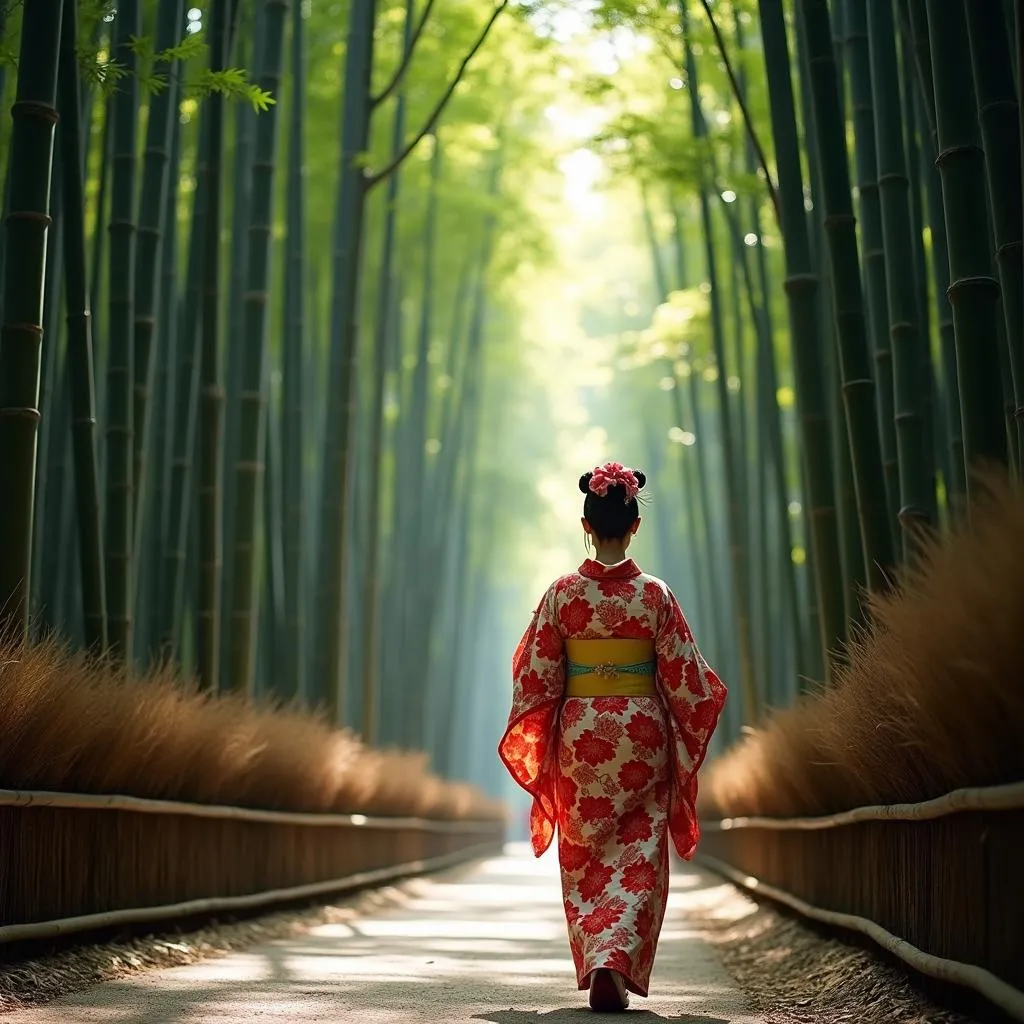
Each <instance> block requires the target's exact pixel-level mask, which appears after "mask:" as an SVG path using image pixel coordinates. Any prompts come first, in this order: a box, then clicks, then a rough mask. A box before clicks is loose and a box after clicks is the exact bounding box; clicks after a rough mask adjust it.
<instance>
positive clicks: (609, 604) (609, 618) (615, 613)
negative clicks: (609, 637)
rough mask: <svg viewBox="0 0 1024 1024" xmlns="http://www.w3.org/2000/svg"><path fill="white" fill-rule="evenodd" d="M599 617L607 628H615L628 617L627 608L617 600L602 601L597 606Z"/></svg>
mask: <svg viewBox="0 0 1024 1024" xmlns="http://www.w3.org/2000/svg"><path fill="white" fill-rule="evenodd" d="M597 617H598V618H599V619H600V620H601V625H602V626H604V627H605V628H606V629H615V627H616V626H617V625H618V624H619V623H620V622H623V621H624V620H625V618H626V609H625V608H624V607H623V606H622V605H621V604H619V603H618V602H617V601H602V602H601V603H600V604H599V605H598V606H597Z"/></svg>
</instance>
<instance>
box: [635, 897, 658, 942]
mask: <svg viewBox="0 0 1024 1024" xmlns="http://www.w3.org/2000/svg"><path fill="white" fill-rule="evenodd" d="M633 921H634V923H635V926H636V933H637V935H638V936H639V937H640V938H641V939H646V938H647V937H648V936H649V935H650V934H651V929H652V928H653V927H654V911H653V910H651V907H650V904H648V903H642V904H641V905H640V907H639V909H638V910H637V912H636V916H635V917H634V918H633Z"/></svg>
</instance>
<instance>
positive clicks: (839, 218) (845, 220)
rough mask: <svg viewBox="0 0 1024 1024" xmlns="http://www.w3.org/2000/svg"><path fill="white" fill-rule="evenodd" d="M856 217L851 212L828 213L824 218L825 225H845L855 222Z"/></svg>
mask: <svg viewBox="0 0 1024 1024" xmlns="http://www.w3.org/2000/svg"><path fill="white" fill-rule="evenodd" d="M856 223H857V218H856V217H855V216H854V215H853V214H852V213H830V214H829V215H828V216H827V217H826V218H825V227H826V228H834V227H846V226H848V225H850V224H856Z"/></svg>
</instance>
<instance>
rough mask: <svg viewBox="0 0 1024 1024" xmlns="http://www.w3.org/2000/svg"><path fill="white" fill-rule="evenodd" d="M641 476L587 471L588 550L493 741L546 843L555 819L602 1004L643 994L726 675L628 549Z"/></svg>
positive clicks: (688, 852)
mask: <svg viewBox="0 0 1024 1024" xmlns="http://www.w3.org/2000/svg"><path fill="white" fill-rule="evenodd" d="M645 483H646V478H645V477H644V474H643V473H641V472H639V471H637V470H630V469H625V468H624V467H622V466H621V465H619V464H618V463H616V462H609V463H607V464H606V465H604V466H599V467H597V468H596V469H594V471H593V472H592V473H585V474H584V475H583V476H582V477H580V490H581V491H583V493H584V494H585V495H586V500H585V501H584V504H583V520H582V521H583V530H584V534H585V537H586V542H587V547H588V549H589V547H590V543H591V541H592V542H593V544H594V546H595V557H594V558H588V559H587V561H585V562H584V563H583V564H582V565H581V566H580V567H579V569H578V570H577V571H576V572H574V573H570V574H569V575H568V576H563V577H561V578H560V579H558V580H556V581H555V582H554V583H553V584H552V585H551V586H550V587H549V588H548V591H547V593H546V594H545V595H544V597H543V598H542V600H541V602H540V605H539V606H538V607H537V610H536V611H535V612H534V614H533V620H532V622H531V623H530V626H529V628H528V629H527V631H526V633H525V634H524V636H523V638H522V640H521V641H520V643H519V646H518V648H517V649H516V653H515V656H514V658H513V661H512V674H513V699H512V713H511V715H510V716H509V722H508V728H507V729H506V731H505V735H504V736H503V738H502V740H501V744H500V746H499V754H500V756H501V759H502V761H503V762H504V763H505V766H506V768H508V770H509V772H510V773H511V774H512V777H513V778H514V779H515V780H516V782H517V783H519V785H520V786H522V787H523V788H524V789H525V790H526V791H527V792H528V793H530V795H531V796H532V797H533V807H532V810H531V815H530V831H531V837H532V842H533V850H534V853H535V854H536V856H538V857H539V856H540V855H541V854H542V853H544V851H545V850H546V849H547V848H548V846H549V845H550V844H551V840H552V838H553V835H554V832H555V829H556V827H557V830H558V860H559V865H560V867H561V873H562V895H563V899H564V905H565V915H566V919H567V921H568V925H569V946H570V948H571V950H572V957H573V961H574V962H575V965H576V978H577V982H578V984H579V988H580V989H581V990H583V989H589V990H590V1005H591V1007H592V1008H593V1009H595V1010H600V1011H609V1010H624V1009H625V1008H626V1006H627V1005H628V1004H629V995H628V993H629V992H634V993H636V994H637V995H639V996H646V995H647V991H648V985H649V982H650V975H651V967H652V966H653V964H654V954H655V950H656V948H657V943H658V935H659V932H660V931H661V922H662V918H663V917H664V914H665V903H666V900H667V898H668V872H669V850H668V836H669V835H670V836H671V837H672V842H673V844H674V846H675V848H676V851H677V852H678V854H679V856H680V857H682V858H683V859H684V860H689V859H690V858H692V857H693V854H694V850H695V849H696V846H697V840H698V838H699V835H700V830H699V828H698V825H697V815H696V811H695V801H696V797H697V769H698V768H699V767H700V765H701V762H702V761H703V759H704V755H705V752H706V751H707V745H708V740H709V739H710V738H711V734H712V733H713V732H714V729H715V726H716V724H717V722H718V717H719V715H720V713H721V711H722V706H723V704H724V703H725V694H726V690H725V686H724V685H723V684H722V682H721V680H720V679H719V678H718V677H717V676H716V675H715V673H714V672H713V671H712V670H711V669H710V668H709V667H708V666H707V664H706V663H705V661H704V659H703V658H702V657H701V655H700V652H699V651H698V650H697V647H696V645H695V644H694V642H693V636H692V635H691V633H690V629H689V627H688V626H687V624H686V620H685V618H684V617H683V613H682V611H681V610H680V607H679V604H678V602H677V601H676V599H675V597H674V596H673V594H672V591H671V590H669V588H668V587H667V586H666V585H665V584H664V583H663V582H662V581H661V580H659V579H655V578H654V577H653V576H648V575H647V574H645V573H643V572H641V571H640V569H639V567H638V566H637V565H636V563H635V562H634V561H633V560H632V559H631V558H627V557H626V550H627V549H628V547H629V543H630V541H631V540H632V539H633V537H634V536H635V535H636V532H637V530H638V529H639V527H640V510H639V507H638V504H637V495H638V494H639V492H640V489H641V488H642V487H643V486H644V484H645Z"/></svg>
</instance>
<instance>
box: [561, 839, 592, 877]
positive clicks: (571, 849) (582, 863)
mask: <svg viewBox="0 0 1024 1024" xmlns="http://www.w3.org/2000/svg"><path fill="white" fill-rule="evenodd" d="M558 860H559V863H560V864H561V865H562V868H563V869H564V870H565V871H568V872H570V873H571V872H573V871H579V870H580V868H583V867H586V866H587V864H589V863H590V851H589V850H588V849H587V848H586V847H585V846H578V845H577V844H576V843H570V842H569V840H568V839H563V840H562V841H561V842H560V843H559V844H558Z"/></svg>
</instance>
